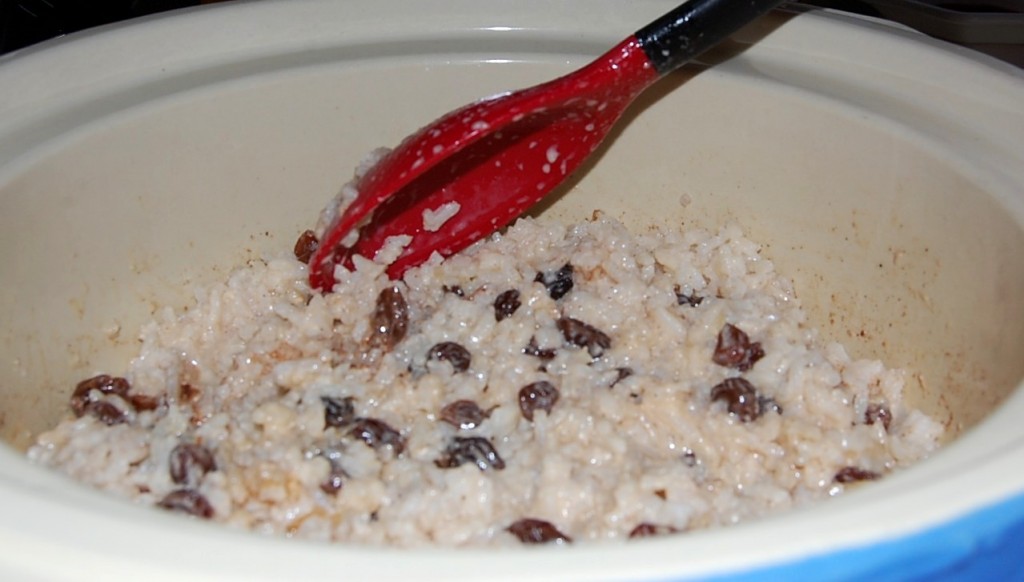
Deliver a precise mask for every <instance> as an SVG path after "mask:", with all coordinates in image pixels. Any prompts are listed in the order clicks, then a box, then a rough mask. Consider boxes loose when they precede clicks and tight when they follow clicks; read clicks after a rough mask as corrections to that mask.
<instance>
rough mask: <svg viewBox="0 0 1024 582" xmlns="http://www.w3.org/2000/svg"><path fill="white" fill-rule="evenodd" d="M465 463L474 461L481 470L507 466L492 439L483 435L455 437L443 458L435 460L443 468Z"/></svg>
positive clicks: (452, 467) (500, 468)
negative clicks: (495, 448)
mask: <svg viewBox="0 0 1024 582" xmlns="http://www.w3.org/2000/svg"><path fill="white" fill-rule="evenodd" d="M465 463H473V464H474V465H476V466H477V468H479V469H480V470H481V471H486V470H487V469H495V470H498V471H500V470H502V469H504V468H505V461H503V460H501V456H500V455H498V451H496V450H494V446H493V445H491V442H490V441H488V440H487V439H485V438H482V437H455V438H454V439H452V441H451V442H450V443H448V448H446V449H445V450H444V453H443V454H442V455H441V458H440V459H438V460H436V461H434V464H435V465H437V466H438V467H440V468H442V469H454V468H455V467H458V466H460V465H463V464H465Z"/></svg>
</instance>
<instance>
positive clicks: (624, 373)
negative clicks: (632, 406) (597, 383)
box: [608, 367, 633, 388]
mask: <svg viewBox="0 0 1024 582" xmlns="http://www.w3.org/2000/svg"><path fill="white" fill-rule="evenodd" d="M615 372H616V374H615V379H614V380H612V383H611V385H610V386H608V387H609V388H614V387H615V385H616V384H618V383H619V382H622V381H623V380H625V379H626V378H629V377H630V376H632V375H633V368H629V367H622V368H615Z"/></svg>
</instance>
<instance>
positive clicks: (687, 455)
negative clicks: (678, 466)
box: [682, 447, 698, 467]
mask: <svg viewBox="0 0 1024 582" xmlns="http://www.w3.org/2000/svg"><path fill="white" fill-rule="evenodd" d="M682 458H683V464H684V465H686V466H687V467H696V466H697V462H698V461H697V453H695V452H693V451H692V450H691V449H690V448H689V447H684V448H683V457H682Z"/></svg>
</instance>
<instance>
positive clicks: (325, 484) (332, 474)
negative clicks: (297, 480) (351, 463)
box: [320, 453, 349, 495]
mask: <svg viewBox="0 0 1024 582" xmlns="http://www.w3.org/2000/svg"><path fill="white" fill-rule="evenodd" d="M324 456H325V457H326V458H327V462H328V463H330V467H331V468H330V471H328V473H327V477H326V478H325V479H324V480H323V481H321V482H320V490H321V491H323V492H324V493H326V494H328V495H334V494H336V493H337V492H338V491H341V489H342V487H343V486H344V483H345V481H344V480H345V479H347V478H348V476H349V475H348V473H346V472H345V469H342V468H341V465H340V464H339V463H338V459H337V457H338V455H337V454H336V453H335V454H327V455H324Z"/></svg>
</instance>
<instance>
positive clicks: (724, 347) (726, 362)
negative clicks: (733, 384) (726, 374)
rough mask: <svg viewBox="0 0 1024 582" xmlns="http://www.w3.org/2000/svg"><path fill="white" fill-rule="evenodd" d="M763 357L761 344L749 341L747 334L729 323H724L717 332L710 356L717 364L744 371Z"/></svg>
mask: <svg viewBox="0 0 1024 582" xmlns="http://www.w3.org/2000/svg"><path fill="white" fill-rule="evenodd" d="M763 357H764V350H763V349H761V344H760V343H758V342H751V341H750V338H749V337H748V336H747V334H746V333H745V332H744V331H743V330H741V329H740V328H738V327H736V326H735V325H733V324H731V323H727V324H725V326H724V327H722V330H721V331H719V332H718V342H717V343H716V344H715V354H714V355H713V356H712V357H711V360H712V361H714V362H715V363H716V364H718V365H719V366H725V367H727V368H736V369H737V370H740V371H741V372H742V371H746V370H749V369H750V368H752V367H753V366H754V364H755V363H756V362H757V361H758V360H760V359H761V358H763Z"/></svg>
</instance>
